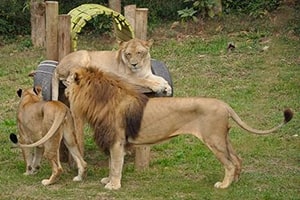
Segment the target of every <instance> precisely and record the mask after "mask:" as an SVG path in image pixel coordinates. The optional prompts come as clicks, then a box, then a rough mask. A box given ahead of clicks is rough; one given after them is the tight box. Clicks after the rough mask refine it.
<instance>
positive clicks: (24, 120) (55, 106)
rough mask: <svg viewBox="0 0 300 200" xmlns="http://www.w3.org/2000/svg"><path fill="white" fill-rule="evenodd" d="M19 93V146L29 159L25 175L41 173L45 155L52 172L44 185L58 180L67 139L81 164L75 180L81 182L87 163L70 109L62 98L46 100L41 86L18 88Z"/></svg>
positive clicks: (72, 153) (68, 146) (74, 156)
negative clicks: (60, 154)
mask: <svg viewBox="0 0 300 200" xmlns="http://www.w3.org/2000/svg"><path fill="white" fill-rule="evenodd" d="M21 93H22V94H21ZM18 94H19V96H21V100H20V103H19V108H18V114H17V121H18V129H19V138H20V142H19V143H18V146H19V147H21V149H22V152H23V156H24V160H25V162H26V172H25V175H31V174H35V173H36V172H37V170H38V169H39V167H40V162H41V159H42V155H44V156H45V157H46V158H47V159H49V160H50V162H51V165H52V175H51V177H50V178H49V179H44V180H43V181H42V184H43V185H49V184H53V183H54V182H56V181H57V180H58V178H59V176H60V174H61V173H62V171H63V170H62V166H61V164H60V159H59V147H60V143H61V141H62V140H63V142H64V143H65V145H66V147H67V148H68V150H69V152H70V153H71V155H72V157H73V158H74V160H75V162H76V164H77V167H78V175H77V176H76V177H74V178H73V181H81V180H82V178H83V177H82V176H83V175H84V173H85V170H86V165H87V164H86V162H85V161H84V160H83V158H82V156H81V153H80V150H79V148H78V143H77V140H76V135H75V129H74V121H73V118H72V115H71V112H70V110H69V108H68V107H67V106H65V105H64V104H63V103H61V102H59V101H43V100H42V95H41V88H40V87H35V88H31V89H27V90H25V91H18ZM32 151H34V152H32Z"/></svg>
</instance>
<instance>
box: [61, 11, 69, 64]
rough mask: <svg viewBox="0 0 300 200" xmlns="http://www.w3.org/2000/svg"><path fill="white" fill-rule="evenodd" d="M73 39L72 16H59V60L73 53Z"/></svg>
mask: <svg viewBox="0 0 300 200" xmlns="http://www.w3.org/2000/svg"><path fill="white" fill-rule="evenodd" d="M71 51H72V39H71V16H70V15H59V16H58V61H61V59H62V58H63V57H65V56H66V55H68V54H69V53H71Z"/></svg>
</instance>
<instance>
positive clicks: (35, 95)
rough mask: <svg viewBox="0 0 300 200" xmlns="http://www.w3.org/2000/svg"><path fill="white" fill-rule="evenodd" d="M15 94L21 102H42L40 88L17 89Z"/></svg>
mask: <svg viewBox="0 0 300 200" xmlns="http://www.w3.org/2000/svg"><path fill="white" fill-rule="evenodd" d="M17 94H18V96H19V97H20V98H21V101H22V100H23V99H25V98H30V99H31V101H34V102H36V101H41V100H43V96H42V88H41V87H40V86H35V87H33V88H29V89H26V90H22V89H19V90H18V91H17Z"/></svg>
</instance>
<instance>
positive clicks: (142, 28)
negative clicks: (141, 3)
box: [135, 8, 148, 40]
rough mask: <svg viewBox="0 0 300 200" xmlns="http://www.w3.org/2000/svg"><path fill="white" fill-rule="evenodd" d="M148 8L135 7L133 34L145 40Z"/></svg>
mask: <svg viewBox="0 0 300 200" xmlns="http://www.w3.org/2000/svg"><path fill="white" fill-rule="evenodd" d="M147 25H148V8H137V9H136V11H135V36H136V37H137V38H139V39H142V40H147Z"/></svg>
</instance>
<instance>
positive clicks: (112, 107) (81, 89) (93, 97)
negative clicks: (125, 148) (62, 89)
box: [69, 67, 148, 152]
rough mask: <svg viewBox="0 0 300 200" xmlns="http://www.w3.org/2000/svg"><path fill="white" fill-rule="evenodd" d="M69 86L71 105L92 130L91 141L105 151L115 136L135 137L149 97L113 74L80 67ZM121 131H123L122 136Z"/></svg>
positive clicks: (125, 138)
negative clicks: (92, 137)
mask: <svg viewBox="0 0 300 200" xmlns="http://www.w3.org/2000/svg"><path fill="white" fill-rule="evenodd" d="M74 77H75V78H74V81H75V83H73V84H71V85H70V87H71V89H70V91H71V94H70V96H69V98H70V99H69V100H70V103H71V104H73V107H74V108H75V109H76V110H77V113H78V112H79V113H80V114H81V116H82V117H84V118H85V120H86V121H87V122H88V123H89V124H90V125H91V126H92V128H93V129H94V139H95V142H96V143H97V145H98V146H99V147H100V148H101V149H102V150H104V151H105V152H107V151H109V148H110V147H111V146H112V145H113V144H114V142H115V141H116V137H122V138H124V140H125V141H124V142H126V141H127V138H128V137H132V138H136V137H137V135H138V133H139V130H140V127H141V121H142V117H143V112H144V108H145V106H146V104H147V102H148V97H147V96H145V95H144V94H142V93H139V92H138V91H136V90H135V89H134V88H133V87H132V86H131V85H130V84H128V83H126V82H124V81H123V80H121V79H120V78H118V77H117V76H115V75H112V74H109V73H105V72H102V71H100V70H98V69H96V68H92V67H89V68H80V69H78V70H77V71H76V72H75V75H74ZM120 130H125V133H121V134H123V135H120Z"/></svg>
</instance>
